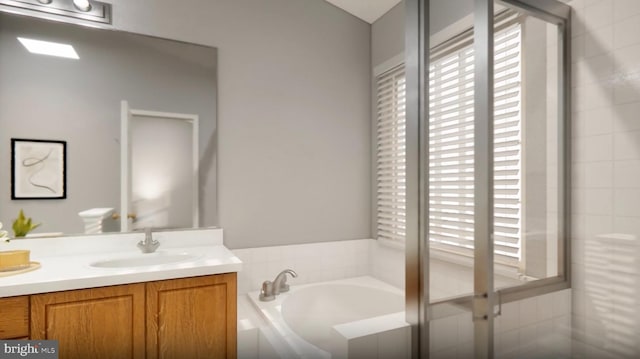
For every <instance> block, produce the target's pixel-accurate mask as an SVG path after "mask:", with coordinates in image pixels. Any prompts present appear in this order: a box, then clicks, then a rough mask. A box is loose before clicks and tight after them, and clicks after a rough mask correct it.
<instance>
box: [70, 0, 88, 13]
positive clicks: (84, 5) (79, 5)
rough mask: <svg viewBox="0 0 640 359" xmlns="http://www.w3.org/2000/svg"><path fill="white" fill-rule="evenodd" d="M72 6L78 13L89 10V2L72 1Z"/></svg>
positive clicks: (86, 0) (83, 0) (84, 0)
mask: <svg viewBox="0 0 640 359" xmlns="http://www.w3.org/2000/svg"><path fill="white" fill-rule="evenodd" d="M73 5H75V7H76V9H78V10H80V11H89V10H91V4H90V3H89V0H73Z"/></svg>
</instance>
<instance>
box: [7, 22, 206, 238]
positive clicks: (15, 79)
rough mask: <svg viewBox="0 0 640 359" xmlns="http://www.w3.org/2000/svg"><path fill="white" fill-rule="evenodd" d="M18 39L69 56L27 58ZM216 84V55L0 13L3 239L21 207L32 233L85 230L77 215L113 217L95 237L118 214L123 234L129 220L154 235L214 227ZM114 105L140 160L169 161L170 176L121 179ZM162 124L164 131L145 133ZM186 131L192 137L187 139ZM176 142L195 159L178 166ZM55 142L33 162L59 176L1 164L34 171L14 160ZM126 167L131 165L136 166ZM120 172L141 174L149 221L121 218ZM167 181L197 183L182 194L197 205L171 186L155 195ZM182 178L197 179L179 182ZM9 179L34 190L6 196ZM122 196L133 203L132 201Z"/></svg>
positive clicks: (165, 173) (200, 48)
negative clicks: (188, 214) (126, 115)
mask: <svg viewBox="0 0 640 359" xmlns="http://www.w3.org/2000/svg"><path fill="white" fill-rule="evenodd" d="M29 41H31V43H32V44H33V43H34V41H35V44H36V45H38V44H40V45H42V44H44V45H45V47H46V46H47V44H48V45H49V47H51V45H50V44H51V43H54V44H58V45H64V46H63V47H64V49H67V50H69V49H71V50H72V53H71V55H70V56H69V57H60V56H53V55H51V54H38V53H37V52H38V50H37V49H36V50H34V49H33V48H31V49H29V46H28V45H29ZM38 41H40V42H44V43H38ZM74 54H75V55H74ZM216 84H217V50H216V49H215V48H211V47H206V46H201V45H195V44H189V43H184V42H177V41H172V40H167V39H160V38H155V37H149V36H143V35H138V34H132V33H126V32H119V31H113V30H104V29H94V28H89V27H84V26H78V25H72V24H66V23H60V22H53V21H48V20H42V19H38V18H34V17H27V16H21V15H15V14H9V13H4V12H0V146H2V147H3V150H2V151H1V152H0V153H1V156H0V186H1V187H0V222H2V223H3V224H4V226H5V229H9V230H10V227H11V223H12V222H13V220H14V219H15V218H17V217H18V213H19V212H20V210H23V211H24V213H25V214H26V215H27V216H28V217H31V218H33V221H34V222H36V223H41V226H40V227H38V228H37V229H35V230H34V231H33V232H32V234H36V235H37V234H38V233H41V234H55V233H64V234H72V233H74V234H77V233H88V232H87V228H88V226H87V221H86V219H83V218H82V217H81V216H80V215H79V213H82V212H84V213H94V214H99V215H101V214H100V213H107V215H108V216H109V218H113V224H115V225H111V226H107V225H106V223H107V222H108V221H106V222H105V225H104V226H103V228H101V229H99V230H98V231H103V232H106V231H119V230H120V227H121V226H120V223H119V221H118V217H121V216H125V217H126V216H127V215H130V216H129V217H133V218H132V219H130V221H131V222H132V223H131V225H130V226H128V229H129V230H131V229H136V222H141V223H142V222H144V223H145V226H155V227H162V228H176V227H180V226H184V227H193V223H198V225H199V226H201V227H209V226H215V225H217V213H216V208H217V206H216V203H217V193H216V187H217V183H216V136H217V135H216V112H217V103H216V98H217V90H216V89H217V86H216ZM123 101H126V104H127V106H128V107H129V108H131V109H137V110H139V111H138V112H137V114H138V117H139V118H141V119H144V126H142V125H140V126H138V127H137V128H138V129H137V130H135V131H134V132H135V133H137V136H146V137H145V138H146V140H145V141H147V142H149V143H150V144H151V146H148V147H147V148H146V149H145V151H147V153H149V154H150V156H151V157H155V159H157V160H159V161H158V162H159V163H164V164H170V163H176V165H177V167H176V169H175V170H171V168H170V167H169V168H168V169H166V168H165V169H164V170H163V171H160V172H158V173H159V174H158V175H156V176H155V177H156V178H154V176H152V175H151V174H152V171H151V170H147V169H146V167H145V169H144V170H138V171H135V170H129V171H123V169H122V160H121V153H122V150H121V141H122V140H123V139H122V137H123V136H122V131H121V130H122V128H121V127H122V125H121V123H122V117H123V110H122V109H123V103H124V102H123ZM132 113H134V115H135V112H132ZM154 114H165V115H166V114H169V115H170V116H168V117H167V116H164V115H161V116H154ZM172 114H178V115H177V118H182V117H181V116H183V115H184V116H183V117H184V118H188V119H189V118H197V119H198V121H197V122H198V128H197V131H194V130H193V129H192V128H190V127H184V126H183V128H180V126H182V125H180V124H179V123H177V122H171V121H168V120H167V119H168V118H171V116H173V115H172ZM185 116H186V117H185ZM189 116H192V117H189ZM193 116H196V117H193ZM130 120H131V121H134V120H133V119H132V118H130ZM164 122H167V123H171V124H170V125H169V126H168V127H166V128H165V129H164V130H157V131H156V129H158V128H161V126H162V123H164ZM187 122H188V121H187ZM140 123H143V122H140ZM189 123H191V122H188V123H186V125H185V126H189ZM172 126H173V127H172ZM145 128H146V130H145ZM193 133H196V134H197V135H196V137H195V138H192V137H189V136H192V134H193ZM180 136H182V137H180ZM185 136H186V137H185ZM12 139H14V140H13V141H12ZM15 139H20V140H25V141H15ZM33 140H36V141H33ZM129 140H131V138H130V139H129ZM40 141H45V142H40ZM189 141H191V142H189ZM182 142H185V143H186V146H193V144H194V143H195V144H196V145H195V146H196V147H195V150H194V151H193V153H195V152H197V154H195V155H194V158H195V160H194V161H191V160H190V159H188V158H186V159H185V161H181V159H182V158H183V157H181V156H180V155H176V152H175V151H173V150H172V149H171V147H170V146H172V145H174V144H175V143H182ZM60 143H63V144H64V145H65V146H64V147H65V150H64V151H61V150H59V149H58V148H57V147H51V148H48V147H46V148H48V149H46V151H48V152H45V154H44V155H42V158H44V157H46V156H49V157H47V158H48V160H49V161H51V160H52V159H54V158H55V164H56V165H57V166H60V165H61V164H62V165H63V166H64V168H65V171H64V174H63V175H62V177H63V178H62V179H61V178H59V177H60V176H59V175H58V174H57V173H56V170H55V169H53V170H50V171H51V173H45V172H43V171H40V172H39V174H38V175H37V176H40V177H37V176H35V177H34V175H33V173H31V172H25V173H22V174H21V173H20V171H21V170H20V169H18V171H16V163H13V164H12V158H14V159H15V158H16V156H18V155H20V156H23V157H21V159H20V160H19V161H18V162H20V163H24V164H25V166H26V165H29V164H31V165H32V166H42V165H41V164H40V162H39V161H40V160H42V158H39V159H36V160H34V158H35V157H34V156H32V157H33V158H31V159H29V155H28V154H27V155H25V153H28V151H31V150H33V148H32V147H29V146H30V145H33V144H36V145H42V146H57V145H59V144H60ZM136 146H137V145H135V144H134V145H133V146H132V147H133V148H137V147H136ZM16 147H18V148H16ZM16 151H22V152H21V153H22V154H20V153H18V152H16ZM52 151H53V152H52ZM50 153H51V155H50ZM185 153H187V154H191V153H192V152H189V151H186V152H185ZM196 157H197V158H196ZM29 161H31V162H29ZM36 162H38V164H35V163H36ZM181 162H186V163H191V162H195V167H197V170H194V169H193V167H192V166H186V167H185V166H182V167H180V166H178V165H181ZM135 163H136V160H133V163H132V164H131V166H134V169H140V168H141V167H139V166H136V164H135ZM144 163H145V164H146V161H145V162H144ZM12 172H13V175H12ZM16 172H18V173H16ZM124 172H129V174H131V173H134V174H135V173H142V174H145V175H148V176H147V177H149V178H148V179H144V181H147V182H142V184H140V182H139V181H138V184H137V185H135V184H134V187H135V186H137V187H141V188H142V190H143V192H145V193H151V192H153V193H154V196H155V197H154V198H153V201H154V203H155V205H156V207H154V208H153V209H151V210H148V211H147V212H148V213H145V214H141V213H122V208H123V205H122V202H121V201H122V195H121V182H122V176H123V175H126V173H124ZM20 176H22V177H23V178H21V177H20ZM30 176H31V177H30ZM46 176H49V177H46ZM173 177H175V178H177V179H178V180H176V181H174V182H175V183H174V184H173V187H181V186H184V185H185V183H188V184H190V185H191V184H193V183H196V184H197V188H195V189H189V190H188V191H187V193H193V194H195V195H194V196H192V197H195V198H196V199H197V205H194V203H193V201H191V200H192V198H191V196H190V197H189V198H186V199H185V195H184V194H180V193H179V192H177V191H176V190H175V188H159V187H158V183H162V184H166V183H171V182H172V180H171V179H172V178H173ZM192 177H195V178H196V179H197V180H196V181H189V178H192ZM25 178H26V179H25ZM61 180H62V181H63V182H64V187H62V186H61V185H60V182H59V181H61ZM20 181H23V182H25V181H26V182H25V183H29V184H31V185H32V188H34V189H35V190H34V191H32V193H31V194H30V192H29V191H28V190H22V189H20V188H18V191H17V192H18V193H16V186H17V184H16V182H20ZM43 181H44V182H43ZM47 181H49V182H47ZM20 183H22V182H20ZM43 183H55V184H56V185H55V186H57V187H56V188H53V187H54V186H53V185H50V186H49V185H47V186H48V187H51V188H44V189H43V188H42V187H40V186H42V185H43ZM12 187H13V188H12ZM36 187H38V188H40V189H41V190H43V191H49V192H51V193H52V194H51V195H50V196H48V197H49V198H47V196H41V195H38V188H36ZM34 194H35V195H34ZM133 197H134V199H133V200H134V201H135V200H136V199H135V194H134V195H133ZM129 200H131V198H129ZM180 206H184V207H186V209H183V208H182V207H180ZM194 206H195V208H193V207H194ZM124 207H125V208H126V206H124ZM138 207H139V208H140V206H138ZM142 207H144V206H142ZM147 207H148V206H147ZM133 208H136V207H135V204H134V206H133ZM105 209H107V210H106V211H105ZM109 209H112V211H109ZM185 210H189V211H191V210H192V211H193V213H194V215H196V216H197V220H195V221H191V219H189V218H187V219H186V222H185V221H182V222H180V221H177V222H176V221H174V222H171V221H166V220H160V221H155V220H150V218H151V217H149V216H156V217H155V218H165V219H166V217H167V216H169V215H171V214H177V215H183V216H184V211H185ZM86 211H89V212H86ZM91 211H93V212H91ZM128 212H131V206H130V209H129V211H128ZM142 217H144V218H142ZM176 223H177V224H176ZM180 223H184V224H180ZM7 227H9V228H7Z"/></svg>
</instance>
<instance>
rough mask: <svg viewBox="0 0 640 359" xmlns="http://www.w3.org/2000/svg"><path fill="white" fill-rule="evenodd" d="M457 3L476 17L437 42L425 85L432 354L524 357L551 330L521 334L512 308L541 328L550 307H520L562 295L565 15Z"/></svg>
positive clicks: (523, 4)
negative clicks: (537, 321) (521, 353)
mask: <svg viewBox="0 0 640 359" xmlns="http://www.w3.org/2000/svg"><path fill="white" fill-rule="evenodd" d="M462 3H467V7H468V8H469V12H470V15H469V16H467V17H465V18H462V19H460V20H458V21H456V22H455V23H454V24H453V25H451V26H449V27H448V28H445V29H442V30H441V31H440V32H438V33H436V34H434V33H433V31H432V33H431V44H430V49H431V51H430V58H429V71H428V74H429V77H428V81H425V83H428V86H429V101H428V102H429V116H428V131H426V132H427V134H428V136H426V137H427V138H428V146H427V147H428V148H427V153H428V161H426V162H428V176H427V179H426V181H425V182H426V183H428V186H425V187H428V191H427V193H428V195H427V198H428V201H426V202H427V203H428V210H427V211H425V212H427V213H428V220H427V219H426V218H425V221H426V222H427V223H428V225H427V226H426V227H427V230H426V231H425V237H426V244H427V247H428V250H427V251H426V252H427V253H428V258H427V261H426V265H427V267H428V271H427V273H428V281H427V283H428V290H427V295H428V298H429V299H428V304H426V305H425V306H426V310H425V313H426V317H427V322H428V325H429V326H428V333H429V335H428V338H429V346H428V348H429V354H430V356H431V357H447V358H450V357H454V358H455V357H458V358H466V357H476V358H482V357H494V356H497V357H510V356H513V355H514V353H516V357H517V354H518V353H519V351H520V350H523V348H524V347H527V345H529V347H530V345H531V343H532V340H538V339H540V338H541V336H540V335H531V331H532V330H533V331H534V334H535V331H536V330H542V329H540V328H546V327H538V326H531V325H530V324H532V323H526V325H522V326H520V325H519V324H515V325H514V324H513V323H514V322H515V323H517V322H518V321H519V319H520V318H519V315H520V310H518V313H516V315H515V316H514V311H513V308H514V307H515V308H516V309H518V308H525V309H524V310H525V311H527V310H529V311H530V313H533V314H532V315H531V314H530V313H529V312H527V313H526V314H527V315H529V318H531V316H533V318H535V316H536V314H537V313H538V311H539V309H538V307H540V305H541V304H539V303H543V302H544V301H547V302H548V301H549V299H550V298H551V297H550V296H543V297H540V298H544V300H543V299H540V300H539V301H538V299H532V300H527V301H522V302H519V301H520V300H521V299H523V298H528V297H534V296H538V295H541V294H545V293H549V292H552V291H554V290H558V289H561V288H563V287H566V286H567V280H566V278H567V273H566V270H565V268H566V261H565V243H564V239H565V238H566V237H567V232H566V223H565V213H566V200H565V197H566V196H565V193H564V188H565V187H566V183H567V176H566V173H567V168H566V163H565V162H564V158H565V156H566V145H565V143H566V142H565V140H564V137H565V133H566V128H565V126H566V112H565V111H566V108H567V107H566V106H567V105H566V104H567V101H566V95H567V91H566V88H565V86H566V84H567V81H566V80H567V78H566V77H565V75H564V74H565V73H566V67H565V66H566V63H567V62H566V56H567V52H566V47H565V46H564V43H565V42H564V41H565V40H564V39H565V36H566V35H567V34H566V32H565V29H566V16H568V7H566V6H559V7H555V8H554V7H553V6H552V7H545V8H544V9H535V8H534V7H533V6H531V5H540V4H539V3H538V4H535V2H530V1H518V2H514V3H517V4H518V5H519V6H520V7H515V6H511V5H509V4H505V3H510V1H507V2H500V3H498V2H496V3H494V2H493V1H492V0H477V1H475V2H473V1H469V2H461V4H462ZM529 3H531V4H529ZM547 5H552V2H548V3H547ZM461 6H463V7H464V5H461ZM543 6H544V5H543ZM554 6H555V5H554ZM554 9H555V10H554ZM554 11H555V14H556V15H554ZM438 14H440V13H439V12H438V11H437V8H435V9H434V7H433V6H432V12H431V21H432V22H435V23H438V21H439V20H436V21H434V19H433V16H434V15H438ZM558 14H565V15H564V16H565V17H563V16H561V15H558ZM464 26H466V28H464ZM460 27H463V30H462V31H460ZM456 28H457V30H456ZM432 29H433V25H432ZM441 39H445V40H441ZM425 157H426V156H425ZM425 209H426V208H425ZM554 298H555V297H554ZM559 298H560V297H559ZM507 302H510V303H509V304H505V311H504V312H503V311H502V309H503V307H502V304H503V303H507ZM547 304H548V303H547ZM549 308H550V307H548V308H546V309H549ZM546 309H545V310H546ZM547 312H548V310H546V311H545V313H547ZM545 315H546V314H545ZM552 315H553V314H552ZM525 317H526V315H525ZM547 319H553V318H547ZM523 323H524V322H523ZM549 323H551V322H549ZM532 328H533V329H532ZM551 329H553V328H551ZM514 333H515V334H514ZM549 333H554V331H553V330H549ZM514 335H515V336H516V338H520V339H519V340H515V343H516V344H515V346H514V344H513V342H514V340H513V338H514ZM547 339H548V338H547ZM494 341H495V344H494ZM533 345H534V346H535V345H536V344H535V343H534V344H533ZM559 347H562V345H559ZM565 347H566V346H565ZM565 347H562V348H560V349H565ZM514 350H515V352H514ZM549 353H551V354H558V353H559V352H549ZM549 353H547V354H549ZM560 354H561V353H560Z"/></svg>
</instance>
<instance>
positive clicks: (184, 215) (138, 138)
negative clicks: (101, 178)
mask: <svg viewBox="0 0 640 359" xmlns="http://www.w3.org/2000/svg"><path fill="white" fill-rule="evenodd" d="M123 131H127V136H123V143H122V148H123V156H122V157H123V161H122V162H123V165H122V166H123V172H122V174H123V180H122V183H123V186H124V188H126V190H123V191H122V192H123V198H122V210H123V212H124V213H128V214H129V216H127V217H128V218H124V216H123V218H122V221H123V222H122V224H121V226H122V231H130V230H138V229H142V228H146V227H150V228H188V227H197V226H198V196H197V190H198V182H197V181H198V116H197V115H190V114H179V113H165V112H156V111H146V110H135V109H130V108H128V105H127V104H126V102H124V101H123ZM125 154H126V156H125ZM125 157H126V158H125ZM125 167H126V169H125ZM124 188H123V189H124ZM125 194H126V195H125ZM125 222H126V223H125Z"/></svg>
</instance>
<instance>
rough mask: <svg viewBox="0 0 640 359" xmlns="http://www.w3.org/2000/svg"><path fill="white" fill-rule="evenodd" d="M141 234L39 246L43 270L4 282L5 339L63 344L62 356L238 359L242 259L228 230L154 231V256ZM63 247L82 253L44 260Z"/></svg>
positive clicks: (1, 318)
mask: <svg viewBox="0 0 640 359" xmlns="http://www.w3.org/2000/svg"><path fill="white" fill-rule="evenodd" d="M105 237H108V238H105ZM142 237H143V235H142V234H138V233H134V234H122V235H116V236H93V237H89V236H84V237H69V238H60V239H48V240H39V243H33V242H34V241H35V240H33V241H31V243H29V245H32V246H34V250H33V252H32V253H33V254H32V260H34V261H35V260H39V261H40V262H41V264H42V267H41V268H40V269H38V270H36V271H33V272H29V273H24V274H18V275H15V276H9V277H0V297H2V298H0V309H1V312H2V315H0V339H34V340H37V339H55V340H58V343H59V350H60V358H88V357H91V358H116V357H117V358H177V357H188V358H205V357H206V358H235V357H236V351H237V348H236V321H237V319H236V318H237V311H236V299H237V290H236V272H237V271H239V270H240V269H241V266H242V263H241V262H240V261H239V260H238V258H236V257H235V256H234V255H233V254H232V253H231V252H230V251H229V250H228V249H226V248H225V247H224V246H223V245H222V230H220V229H212V230H194V231H178V232H161V233H154V237H155V238H156V239H157V240H158V241H159V242H160V248H159V249H158V252H157V253H151V254H141V253H139V251H138V249H137V248H136V243H137V242H138V241H139V240H141V239H142ZM16 242H18V243H16ZM20 242H21V241H12V243H10V245H12V246H22V247H24V246H25V245H26V242H22V243H20ZM53 242H55V243H53ZM36 244H39V245H40V248H38V247H37V246H35V245H36ZM56 244H57V245H60V246H65V248H66V249H68V248H69V246H72V247H73V246H75V247H76V248H77V252H76V253H75V255H70V254H69V253H64V255H57V256H56V255H49V256H46V255H43V253H45V252H44V251H43V250H45V251H46V250H47V247H49V249H51V246H55V245H56ZM43 246H44V248H43ZM88 247H94V250H92V251H87V249H88ZM136 252H137V253H136ZM163 262H166V263H163ZM140 263H142V264H140ZM150 263H151V264H150Z"/></svg>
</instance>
